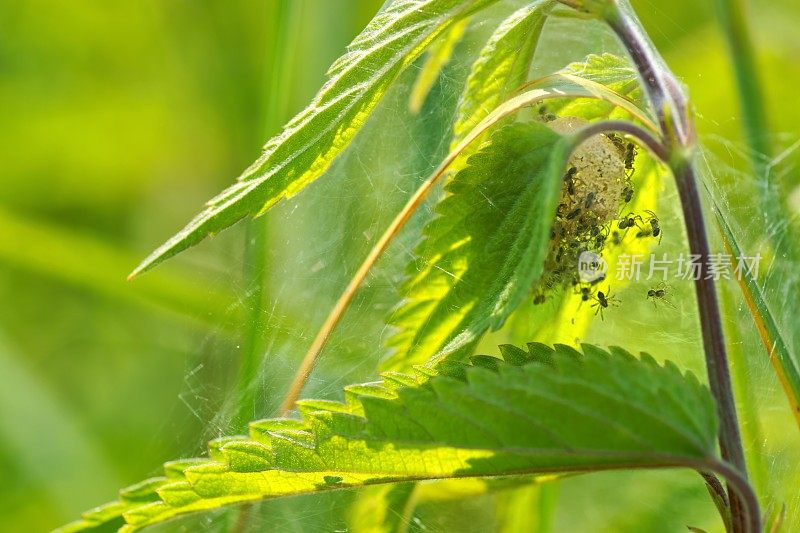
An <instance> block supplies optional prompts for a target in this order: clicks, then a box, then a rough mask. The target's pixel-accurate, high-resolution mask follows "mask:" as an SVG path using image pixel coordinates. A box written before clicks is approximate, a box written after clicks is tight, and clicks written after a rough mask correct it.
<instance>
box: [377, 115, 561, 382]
mask: <svg viewBox="0 0 800 533" xmlns="http://www.w3.org/2000/svg"><path fill="white" fill-rule="evenodd" d="M565 149H566V143H565V142H563V140H562V137H561V136H559V135H558V134H557V133H555V132H554V131H552V130H551V129H550V128H548V127H547V126H545V125H543V124H541V123H536V122H534V123H515V124H511V125H508V126H505V127H503V128H501V129H499V130H498V131H497V132H495V133H494V134H493V135H492V137H491V139H490V140H489V141H488V142H487V143H486V144H485V145H484V146H483V147H482V148H481V149H480V150H479V151H478V152H477V153H475V154H474V155H473V156H472V157H470V158H469V160H468V162H467V166H466V168H464V169H463V170H461V171H460V172H458V173H457V174H456V175H455V176H453V178H452V179H451V181H450V182H448V184H447V187H446V189H445V192H446V194H445V197H444V199H443V200H441V202H440V203H439V205H438V206H437V208H436V214H437V216H436V218H434V219H433V220H432V221H431V222H430V223H429V224H428V225H427V226H426V227H425V229H424V230H423V235H424V238H423V240H422V242H421V243H420V244H419V246H418V247H417V248H416V250H415V259H414V260H413V261H412V262H411V263H410V264H409V265H408V268H407V273H408V275H409V279H408V280H407V281H406V282H405V283H404V285H403V287H402V288H401V294H402V296H403V298H404V301H403V303H402V304H401V305H400V306H399V307H398V308H397V309H396V310H395V311H394V312H393V313H392V314H391V316H390V317H389V320H388V322H389V324H390V325H391V326H394V327H395V328H397V331H396V333H394V334H393V336H392V337H391V338H390V339H389V340H388V341H387V345H388V346H389V347H390V348H393V349H394V353H393V355H392V356H391V357H390V358H389V359H388V360H387V361H386V362H385V364H384V368H385V369H387V370H405V369H408V368H410V367H411V365H414V364H421V363H424V362H426V361H428V360H429V359H431V358H432V357H433V356H437V361H438V360H441V359H443V358H445V357H447V358H457V357H459V356H463V355H464V352H466V351H467V350H468V349H469V348H470V347H471V346H473V345H474V344H475V342H476V341H477V340H478V339H479V338H480V336H481V335H482V334H483V333H484V332H485V331H486V330H488V329H489V328H494V329H496V328H498V327H500V326H501V325H502V324H503V322H504V320H505V319H506V318H507V317H508V315H509V314H510V313H511V312H512V311H513V310H514V309H515V308H516V307H517V306H518V305H519V304H520V303H521V302H522V301H523V300H524V298H525V297H526V296H527V295H528V294H529V293H530V290H531V285H532V284H533V282H534V281H535V280H536V279H538V278H539V276H541V274H542V271H543V268H544V259H545V256H546V255H547V249H548V245H549V242H550V227H551V226H552V221H553V217H554V216H555V210H556V204H557V202H558V196H559V190H560V186H561V181H562V180H561V174H562V171H563V168H562V167H563V161H564V160H565V157H564V153H563V151H564V150H565Z"/></svg>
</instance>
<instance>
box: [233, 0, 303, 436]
mask: <svg viewBox="0 0 800 533" xmlns="http://www.w3.org/2000/svg"><path fill="white" fill-rule="evenodd" d="M298 10H299V6H298V3H297V2H293V1H292V0H277V2H276V3H275V4H274V7H272V9H270V16H269V17H268V25H267V28H266V32H267V35H268V43H267V62H266V63H267V65H266V68H265V74H266V84H265V85H266V86H265V93H266V94H265V101H266V105H265V108H264V114H263V117H262V128H263V130H262V135H261V137H262V139H259V141H261V140H263V138H265V137H267V136H269V135H270V134H272V133H274V132H275V131H276V130H278V128H280V126H281V124H282V122H283V119H284V115H285V109H286V101H287V97H288V94H289V88H290V84H289V83H286V82H285V80H286V72H287V69H288V63H289V61H290V60H291V58H292V55H293V51H294V48H295V46H294V42H293V41H294V39H295V37H296V35H297V32H296V31H294V29H293V26H294V22H295V20H296V19H297V15H298ZM245 239H246V240H245V249H244V283H245V287H246V295H245V297H244V302H243V303H244V308H245V310H246V311H245V312H246V316H245V322H244V330H243V331H242V337H241V348H240V364H239V372H238V375H237V378H236V390H235V395H234V397H235V398H236V402H237V404H236V405H237V408H236V416H235V417H234V420H233V421H232V425H233V426H234V427H235V428H236V429H237V430H238V429H241V428H243V427H246V424H247V423H248V422H249V421H250V420H252V419H253V418H255V417H256V416H259V415H260V414H262V413H260V412H259V409H258V406H257V402H258V401H259V400H258V398H257V396H256V395H257V393H258V387H257V385H258V373H259V371H260V369H261V367H262V363H263V359H264V355H265V353H266V346H267V337H266V329H267V327H266V322H265V318H264V317H265V315H266V309H265V306H266V302H267V282H268V278H267V264H266V263H267V251H268V249H269V244H268V243H269V226H268V224H267V219H266V218H265V217H260V218H256V219H253V220H250V221H249V222H248V225H247V231H246V237H245ZM262 403H263V402H262Z"/></svg>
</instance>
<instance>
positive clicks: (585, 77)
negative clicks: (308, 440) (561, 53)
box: [545, 53, 652, 121]
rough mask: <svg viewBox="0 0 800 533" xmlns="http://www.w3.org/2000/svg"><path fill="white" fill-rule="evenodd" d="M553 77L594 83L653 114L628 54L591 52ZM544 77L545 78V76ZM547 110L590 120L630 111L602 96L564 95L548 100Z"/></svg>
mask: <svg viewBox="0 0 800 533" xmlns="http://www.w3.org/2000/svg"><path fill="white" fill-rule="evenodd" d="M553 77H555V78H557V79H560V80H567V81H572V82H576V83H579V84H584V85H585V83H586V82H589V83H592V84H596V85H598V86H601V87H603V88H604V89H605V90H607V91H610V92H611V93H613V94H615V95H617V96H618V97H620V98H622V99H625V100H627V101H629V102H630V103H631V104H632V106H633V107H635V108H637V109H639V110H641V114H642V115H648V116H650V117H652V112H651V111H650V105H649V103H648V101H647V99H646V98H645V95H644V93H643V92H642V88H641V84H640V82H639V75H638V72H637V70H636V69H635V68H634V67H633V65H632V64H631V63H630V61H629V60H628V59H627V58H624V57H620V56H617V55H614V54H609V53H606V54H602V55H597V54H590V55H588V56H587V57H586V59H585V60H584V61H579V62H575V63H570V64H569V65H567V66H566V67H564V68H563V69H561V70H560V71H558V73H556V74H555V75H554V76H553ZM545 79H547V78H545ZM547 108H548V110H549V111H550V112H552V113H555V114H557V115H561V116H570V117H581V118H584V119H586V120H589V121H593V120H600V119H604V118H630V117H629V115H630V113H629V112H626V110H624V109H622V108H620V107H619V106H618V105H616V104H615V103H614V102H611V101H608V100H607V99H604V98H564V99H559V100H554V101H552V102H548V104H547Z"/></svg>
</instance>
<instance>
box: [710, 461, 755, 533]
mask: <svg viewBox="0 0 800 533" xmlns="http://www.w3.org/2000/svg"><path fill="white" fill-rule="evenodd" d="M711 467H712V468H711V469H712V470H713V471H714V472H716V473H717V474H719V475H720V476H722V477H723V478H724V479H725V482H726V484H727V485H728V488H729V490H730V489H732V492H733V493H734V494H735V495H736V500H737V501H739V502H740V503H741V518H742V524H741V526H742V531H743V532H744V533H760V532H761V529H762V525H761V511H759V506H758V498H757V497H756V493H755V492H753V487H751V486H750V483H749V482H748V481H747V478H746V477H745V476H744V475H742V473H741V472H739V471H738V469H736V468H732V467H731V465H729V464H727V463H724V462H721V461H717V462H715V463H713V464H712V465H711ZM701 475H702V473H701ZM731 503H732V502H731ZM734 528H736V526H735V525H734Z"/></svg>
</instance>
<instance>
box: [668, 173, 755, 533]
mask: <svg viewBox="0 0 800 533" xmlns="http://www.w3.org/2000/svg"><path fill="white" fill-rule="evenodd" d="M673 174H674V175H675V181H676V184H677V187H678V195H679V196H680V199H681V208H682V210H683V218H684V223H685V225H686V234H687V238H688V240H689V249H690V252H691V253H692V256H693V260H694V262H696V264H697V265H698V267H699V269H698V271H697V275H696V279H695V292H696V294H697V305H698V312H699V315H700V328H701V330H702V335H703V348H704V351H705V354H706V369H707V372H708V381H709V386H710V387H711V393H712V394H713V395H714V398H715V399H716V402H717V412H718V415H719V419H720V429H719V445H720V453H721V454H722V457H723V459H725V460H726V461H727V462H729V463H730V464H732V465H733V466H734V467H735V468H736V469H738V470H739V471H740V472H741V473H742V475H743V476H746V475H747V474H746V472H747V468H746V465H745V459H744V448H743V446H742V439H741V435H740V434H739V421H738V419H737V415H736V404H735V402H734V398H733V385H732V383H731V375H730V368H729V366H728V355H727V349H726V346H725V336H724V332H723V330H722V316H721V314H720V309H719V300H718V298H717V292H716V289H715V287H714V281H713V275H712V274H711V272H710V265H711V262H710V259H711V257H710V256H711V249H710V246H709V243H708V236H707V235H706V226H705V220H704V216H703V211H702V205H701V202H700V194H699V191H698V189H697V177H696V175H695V172H694V167H693V166H692V165H691V164H690V163H688V162H687V163H686V164H684V165H680V166H678V167H677V168H675V166H673ZM745 479H746V478H745ZM740 504H741V502H740V501H739V499H738V498H735V497H732V498H731V512H732V514H733V516H734V530H736V525H735V524H736V517H737V514H738V513H739V512H740V509H739V506H740Z"/></svg>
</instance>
